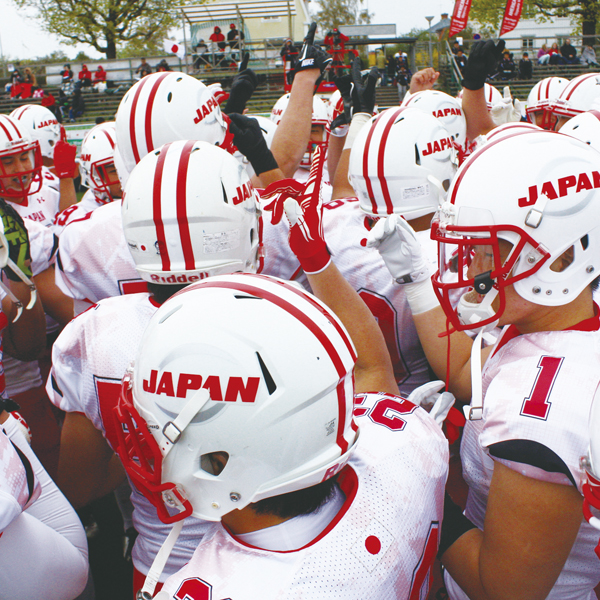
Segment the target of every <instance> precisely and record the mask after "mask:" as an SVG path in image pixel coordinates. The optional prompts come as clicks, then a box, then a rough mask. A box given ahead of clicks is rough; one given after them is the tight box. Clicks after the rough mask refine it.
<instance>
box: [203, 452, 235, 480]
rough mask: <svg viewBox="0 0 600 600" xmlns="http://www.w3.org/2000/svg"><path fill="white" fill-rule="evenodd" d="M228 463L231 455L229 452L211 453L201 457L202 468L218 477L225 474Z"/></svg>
mask: <svg viewBox="0 0 600 600" xmlns="http://www.w3.org/2000/svg"><path fill="white" fill-rule="evenodd" d="M228 462H229V454H227V452H209V453H208V454H203V455H202V456H201V457H200V468H201V469H202V470H203V471H205V472H206V473H209V474H210V475H214V476H215V477H217V476H219V475H220V474H221V473H222V472H223V469H224V468H225V467H226V466H227V463H228Z"/></svg>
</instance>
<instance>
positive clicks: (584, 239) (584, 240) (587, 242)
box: [579, 233, 590, 250]
mask: <svg viewBox="0 0 600 600" xmlns="http://www.w3.org/2000/svg"><path fill="white" fill-rule="evenodd" d="M579 241H580V242H581V247H582V248H583V249H584V250H587V248H588V246H589V245H590V238H589V236H588V235H587V233H586V234H585V235H584V236H583V237H582V238H581V240H579Z"/></svg>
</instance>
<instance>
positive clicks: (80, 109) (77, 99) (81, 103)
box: [69, 88, 85, 123]
mask: <svg viewBox="0 0 600 600" xmlns="http://www.w3.org/2000/svg"><path fill="white" fill-rule="evenodd" d="M84 112H85V100H84V99H83V94H82V93H81V89H79V88H78V89H76V90H75V91H74V92H73V98H72V100H71V107H70V108H69V121H71V123H75V121H76V120H77V119H78V118H79V117H81V116H82V115H83V113H84Z"/></svg>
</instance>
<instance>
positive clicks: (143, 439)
mask: <svg viewBox="0 0 600 600" xmlns="http://www.w3.org/2000/svg"><path fill="white" fill-rule="evenodd" d="M139 348H140V349H139V352H138V355H137V357H136V359H135V362H134V363H133V366H132V368H131V369H130V371H129V372H128V373H127V374H126V375H125V377H124V379H123V383H122V388H121V396H120V399H119V403H118V406H117V410H116V418H117V421H118V426H117V428H116V429H117V430H118V436H119V438H120V439H119V443H118V448H117V452H118V454H119V456H120V458H121V460H122V461H123V464H124V466H125V468H126V470H127V472H128V473H129V475H130V477H131V479H132V480H133V481H134V483H135V485H136V487H137V488H138V489H139V490H140V491H141V492H142V493H143V494H144V495H145V496H146V497H147V498H148V499H149V500H150V501H151V502H152V503H153V504H154V505H155V506H156V507H157V510H158V514H159V517H160V518H161V519H162V520H163V521H165V522H174V521H178V520H181V519H182V518H184V517H186V516H188V515H190V514H191V515H193V516H194V517H197V518H199V519H205V520H208V521H218V520H220V519H221V517H222V516H223V515H225V514H227V513H229V512H231V511H232V510H234V509H236V508H238V509H242V508H244V507H245V506H248V504H250V503H253V502H257V501H258V500H262V499H264V498H269V497H272V496H278V495H281V494H286V493H289V492H293V491H296V490H300V489H304V488H307V487H311V486H313V485H316V484H318V483H321V482H322V481H324V480H326V479H329V478H331V477H333V476H334V475H335V474H336V473H338V472H339V471H340V469H341V468H342V467H343V466H344V465H345V463H346V462H347V461H348V459H349V458H350V456H351V454H352V452H353V450H354V448H355V446H356V439H357V426H356V424H355V423H354V421H353V418H352V406H353V395H354V394H353V387H354V384H353V377H352V372H353V368H354V363H355V360H356V353H355V349H354V346H353V344H352V341H351V340H350V337H349V335H348V334H347V332H346V330H345V329H344V327H343V325H342V324H341V323H340V321H339V320H338V319H337V317H336V316H335V315H334V314H333V313H332V312H331V311H330V310H329V309H328V308H327V307H326V306H325V305H324V304H323V303H321V302H320V301H319V300H317V299H316V298H314V297H313V296H311V295H310V294H308V293H306V292H304V291H301V290H300V289H299V288H297V287H296V286H293V285H292V284H290V283H289V282H285V281H283V280H280V279H276V278H273V277H267V276H261V275H252V274H235V275H227V276H225V275H224V276H219V277H213V278H211V279H208V280H206V281H202V282H199V283H197V284H193V285H190V286H188V287H186V288H185V289H184V290H182V291H181V292H179V293H177V294H175V295H174V296H172V297H171V298H170V299H169V300H167V301H166V302H165V303H164V304H163V305H162V306H161V307H160V308H159V309H158V310H157V311H156V313H155V314H154V316H153V317H152V320H151V321H150V323H149V324H148V327H147V328H146V331H145V333H144V337H143V339H142V341H141V343H140V347H139ZM307 373H310V377H307V376H306V374H307ZM217 454H218V455H220V457H221V460H222V462H225V463H226V464H225V466H224V468H222V463H221V465H220V466H219V467H218V468H215V466H214V463H213V461H212V460H211V459H212V457H214V456H215V455H217ZM173 506H175V507H177V508H178V509H179V510H180V512H179V513H178V514H172V512H173V511H172V510H171V511H169V508H170V507H173Z"/></svg>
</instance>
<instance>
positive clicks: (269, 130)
mask: <svg viewBox="0 0 600 600" xmlns="http://www.w3.org/2000/svg"><path fill="white" fill-rule="evenodd" d="M248 116H249V117H251V118H252V119H256V120H257V121H258V124H259V126H260V129H261V131H262V134H263V137H264V138H265V141H266V142H267V146H268V147H269V148H271V144H272V143H273V137H274V136H275V131H276V130H277V125H275V123H273V121H271V119H269V118H267V117H261V116H260V115H248ZM233 155H234V156H235V157H236V158H237V160H239V161H240V162H241V163H242V165H244V168H245V169H246V171H247V173H248V177H250V178H252V176H253V175H255V174H256V173H255V172H254V169H253V168H252V165H251V164H250V161H249V160H248V159H247V158H246V157H245V156H244V155H243V154H242V153H241V152H240V151H239V150H238V149H237V148H236V149H235V152H234V153H233Z"/></svg>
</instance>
